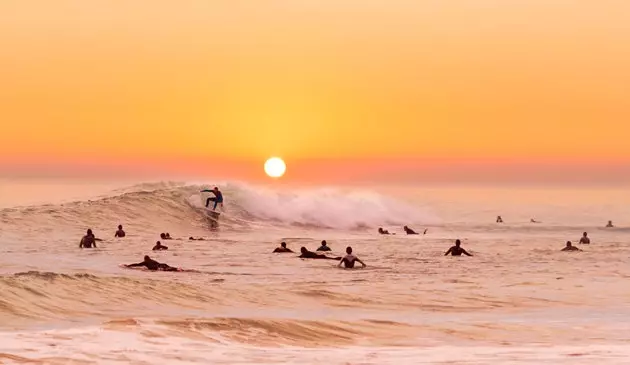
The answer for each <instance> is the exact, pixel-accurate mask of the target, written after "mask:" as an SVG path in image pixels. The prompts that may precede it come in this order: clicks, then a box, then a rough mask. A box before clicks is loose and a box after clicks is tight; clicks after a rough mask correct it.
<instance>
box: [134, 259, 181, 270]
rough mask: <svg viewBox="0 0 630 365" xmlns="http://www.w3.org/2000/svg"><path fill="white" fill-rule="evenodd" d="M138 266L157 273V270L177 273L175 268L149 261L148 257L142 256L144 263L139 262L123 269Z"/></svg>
mask: <svg viewBox="0 0 630 365" xmlns="http://www.w3.org/2000/svg"><path fill="white" fill-rule="evenodd" d="M140 266H144V267H146V268H147V269H149V270H151V271H157V270H161V271H179V269H177V268H176V267H171V266H168V265H167V264H162V263H159V262H157V261H155V260H153V259H151V258H150V257H149V256H144V261H142V262H139V263H137V264H130V265H125V267H140Z"/></svg>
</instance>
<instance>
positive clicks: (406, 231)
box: [405, 228, 418, 234]
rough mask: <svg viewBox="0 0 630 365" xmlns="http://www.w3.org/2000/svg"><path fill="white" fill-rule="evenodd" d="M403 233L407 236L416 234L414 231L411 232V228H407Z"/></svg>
mask: <svg viewBox="0 0 630 365" xmlns="http://www.w3.org/2000/svg"><path fill="white" fill-rule="evenodd" d="M405 233H407V234H418V233H417V232H416V231H414V230H413V229H411V228H407V229H406V230H405Z"/></svg>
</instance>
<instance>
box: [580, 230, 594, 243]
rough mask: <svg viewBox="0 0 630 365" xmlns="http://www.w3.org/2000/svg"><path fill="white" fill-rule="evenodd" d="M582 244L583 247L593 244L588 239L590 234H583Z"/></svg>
mask: <svg viewBox="0 0 630 365" xmlns="http://www.w3.org/2000/svg"><path fill="white" fill-rule="evenodd" d="M580 243H581V244H583V245H588V244H590V243H591V239H590V238H588V233H586V232H584V233H583V234H582V238H580Z"/></svg>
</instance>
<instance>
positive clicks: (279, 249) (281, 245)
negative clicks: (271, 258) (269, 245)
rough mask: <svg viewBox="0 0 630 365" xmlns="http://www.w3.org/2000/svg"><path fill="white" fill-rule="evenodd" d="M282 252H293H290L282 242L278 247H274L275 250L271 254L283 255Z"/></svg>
mask: <svg viewBox="0 0 630 365" xmlns="http://www.w3.org/2000/svg"><path fill="white" fill-rule="evenodd" d="M284 252H293V251H291V249H290V248H287V243H286V242H282V243H281V244H280V247H276V249H275V250H273V253H284Z"/></svg>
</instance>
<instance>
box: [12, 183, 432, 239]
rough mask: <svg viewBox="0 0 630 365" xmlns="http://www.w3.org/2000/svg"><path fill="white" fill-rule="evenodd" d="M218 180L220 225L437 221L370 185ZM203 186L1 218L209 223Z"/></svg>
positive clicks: (149, 189) (140, 191)
mask: <svg viewBox="0 0 630 365" xmlns="http://www.w3.org/2000/svg"><path fill="white" fill-rule="evenodd" d="M218 186H220V188H221V190H222V191H223V194H224V196H225V206H224V211H223V213H222V216H221V221H220V223H221V227H222V229H230V228H232V229H243V228H254V227H258V226H260V225H264V226H303V227H313V228H336V229H361V228H374V227H377V226H381V225H405V224H414V223H422V224H425V223H430V222H435V221H436V219H435V217H433V216H432V215H431V214H429V213H428V212H427V211H425V209H423V208H421V207H418V206H414V205H412V204H409V203H406V202H403V201H399V200H396V199H393V198H391V197H389V196H385V195H381V194H378V193H375V192H371V191H343V190H341V189H311V190H290V191H287V190H283V191H278V190H272V189H266V188H261V187H257V186H251V185H246V184H240V183H225V184H220V185H218ZM207 187H208V186H207V185H206V186H204V185H197V184H186V183H177V182H160V183H144V184H138V185H134V186H130V187H127V188H124V189H118V190H115V191H112V192H111V194H108V195H103V196H100V197H96V198H95V199H90V200H83V201H75V202H71V203H65V204H58V205H53V204H49V205H40V206H31V207H20V208H7V209H2V210H0V222H2V223H3V224H13V225H38V227H40V228H42V229H45V228H46V225H48V226H49V228H52V227H59V225H60V224H62V225H63V224H68V223H70V224H73V225H78V224H80V225H83V226H101V225H102V224H103V223H104V222H107V224H109V225H117V224H119V223H121V224H122V223H125V222H128V223H130V224H132V225H134V226H141V227H151V228H155V227H158V226H164V225H168V226H172V225H174V224H180V225H181V224H183V223H185V224H190V225H193V226H197V227H203V228H207V226H208V223H209V222H208V219H207V216H206V213H205V211H204V207H203V202H204V201H205V198H206V197H207V196H206V193H200V190H202V189H203V188H207Z"/></svg>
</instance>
